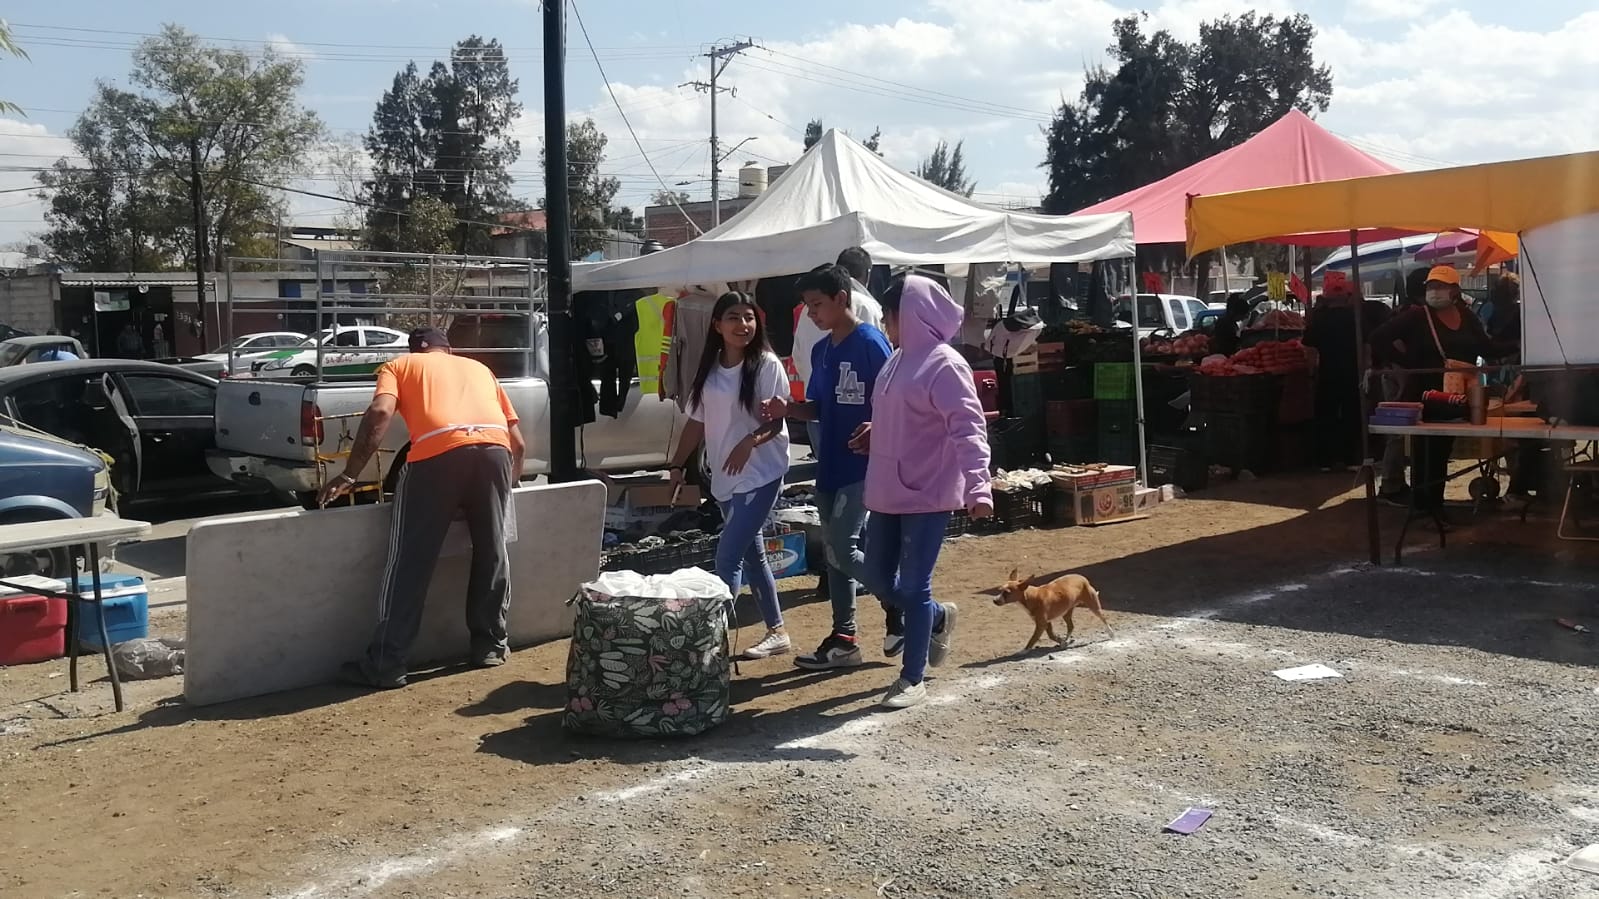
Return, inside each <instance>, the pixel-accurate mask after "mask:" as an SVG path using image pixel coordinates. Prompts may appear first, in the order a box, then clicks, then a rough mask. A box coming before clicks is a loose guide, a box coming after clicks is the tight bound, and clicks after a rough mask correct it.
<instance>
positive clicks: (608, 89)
mask: <svg viewBox="0 0 1599 899" xmlns="http://www.w3.org/2000/svg"><path fill="white" fill-rule="evenodd" d="M546 2H549V0H546ZM563 2H564V0H563ZM577 7H578V4H577V3H576V2H575V0H574V2H573V3H572V15H573V16H575V17H576V18H577V29H578V31H580V32H582V33H583V42H584V43H585V44H588V47H589V54H590V55H592V56H593V57H594V67H595V68H596V69H599V71H600V80H601V81H603V82H605V92H606V93H607V94H609V95H610V97H611V102H612V103H613V104H615V105H616V111H617V112H618V113H620V114H621V116H622V124H624V125H626V126H627V133H628V134H629V135H631V136H632V138H633V145H634V146H636V147H638V151H639V155H640V156H643V157H644V161H645V162H646V163H648V164H649V167H650V174H652V175H654V176H655V180H656V181H658V182H660V184H661V190H662V191H664V192H666V193H667V194H668V195H669V196H670V195H671V193H672V191H671V188H669V187H667V186H666V179H664V178H662V177H661V173H660V172H657V171H656V170H655V163H653V162H650V157H649V154H648V153H646V152H645V151H644V144H643V143H641V142H640V141H639V139H638V132H636V131H634V130H633V123H632V122H630V121H628V119H627V113H626V112H625V111H624V110H623V109H622V104H621V102H620V101H618V100H617V99H616V91H614V90H612V89H611V79H610V77H609V76H608V75H606V74H605V66H604V65H603V64H602V63H601V62H600V56H599V54H598V53H595V52H594V42H593V41H592V40H590V39H589V29H588V26H587V25H585V24H584V23H583V13H582V11H581V10H579V9H578V8H577ZM712 140H715V138H712ZM713 164H714V163H713ZM712 171H713V172H714V171H715V169H714V168H713V169H712ZM671 200H672V205H673V206H677V211H678V212H682V213H683V218H684V220H685V221H687V222H688V223H689V225H690V226H691V227H693V228H694V231H695V232H696V233H699V234H703V233H705V232H703V231H700V227H699V225H696V224H695V223H694V220H693V219H691V218H689V215H688V213H686V212H683V207H682V206H681V205H679V204H678V202H677V198H676V197H675V196H672V197H671Z"/></svg>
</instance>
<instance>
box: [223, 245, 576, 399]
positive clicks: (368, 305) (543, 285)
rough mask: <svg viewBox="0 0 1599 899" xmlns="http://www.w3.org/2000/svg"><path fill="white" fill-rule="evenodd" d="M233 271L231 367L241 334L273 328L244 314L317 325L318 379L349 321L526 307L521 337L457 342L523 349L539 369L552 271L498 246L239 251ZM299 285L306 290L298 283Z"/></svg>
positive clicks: (415, 320)
mask: <svg viewBox="0 0 1599 899" xmlns="http://www.w3.org/2000/svg"><path fill="white" fill-rule="evenodd" d="M225 277H226V284H227V306H226V321H225V329H226V330H225V331H224V334H223V338H224V340H225V341H226V343H227V345H228V348H229V349H228V370H229V372H230V373H231V372H233V371H234V370H235V363H236V356H235V351H234V348H233V343H234V342H235V340H236V339H237V338H238V337H240V336H243V334H245V333H249V332H250V331H253V330H264V328H261V327H260V326H259V325H256V326H253V327H241V326H240V322H241V320H244V321H248V322H256V323H259V322H261V321H262V320H263V319H262V318H261V317H262V316H266V317H268V318H270V319H271V320H273V321H276V322H281V323H282V324H281V325H280V326H279V327H278V328H275V329H274V330H299V329H298V328H294V327H291V325H292V324H299V323H305V324H307V325H308V327H306V328H305V331H306V332H307V333H308V334H309V335H310V340H311V341H314V348H315V350H316V353H315V375H316V377H317V378H319V379H320V378H323V377H324V376H325V374H326V373H325V372H324V357H325V355H326V352H327V350H328V348H329V345H330V344H332V343H333V342H334V341H335V340H336V339H337V337H338V335H339V333H340V332H342V331H345V330H348V329H350V328H357V327H361V326H378V327H386V328H390V329H392V330H395V331H401V332H405V331H409V330H411V329H413V328H417V327H423V326H427V327H435V328H438V329H440V330H442V331H445V332H446V333H448V332H450V330H451V328H452V327H453V326H455V325H456V324H457V323H459V322H460V321H461V319H462V318H463V317H469V316H476V317H477V321H479V322H481V321H482V320H483V319H484V318H485V317H487V316H491V315H494V316H506V317H511V316H520V317H521V322H522V324H523V326H524V327H525V332H524V333H522V334H520V335H518V337H519V339H517V340H515V341H513V342H514V343H515V344H516V345H514V346H470V345H467V346H457V347H456V348H457V349H469V350H471V351H472V353H473V354H474V355H476V354H489V355H495V354H508V355H514V354H522V356H523V359H522V364H523V368H524V370H525V371H527V372H532V371H534V370H535V369H536V353H537V347H538V343H539V334H540V331H541V330H542V329H543V327H544V322H545V320H546V311H547V304H548V293H547V291H548V279H547V275H546V270H545V267H544V265H543V263H541V262H537V261H533V260H528V259H517V258H507V257H498V256H451V255H439V254H425V253H387V252H376V251H366V250H317V251H314V252H313V253H312V255H311V257H310V258H309V259H261V258H253V257H230V258H229V259H228V260H227V265H226V272H225ZM291 285H292V286H293V291H294V292H297V293H298V294H299V295H298V296H296V295H294V293H291V292H290V287H291ZM307 287H309V288H310V290H309V294H307V291H306V288H307ZM461 333H463V334H467V333H471V332H470V331H464V330H463V331H462V332H461ZM478 333H481V329H480V330H479V332H478ZM454 343H455V340H454V339H453V338H452V344H454ZM311 348H312V346H311V345H307V346H306V349H311ZM360 349H361V351H362V353H371V354H373V355H377V356H382V355H385V354H398V353H404V352H407V347H406V345H405V344H404V343H400V344H399V345H395V346H374V347H365V346H363V347H360Z"/></svg>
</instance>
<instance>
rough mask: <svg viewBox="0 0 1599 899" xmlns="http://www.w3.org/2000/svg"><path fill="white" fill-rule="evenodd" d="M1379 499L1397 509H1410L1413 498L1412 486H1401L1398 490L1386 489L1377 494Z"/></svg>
mask: <svg viewBox="0 0 1599 899" xmlns="http://www.w3.org/2000/svg"><path fill="white" fill-rule="evenodd" d="M1377 499H1378V501H1380V502H1384V503H1387V504H1388V505H1390V506H1393V507H1394V508H1396V509H1408V508H1410V500H1411V497H1410V488H1409V487H1400V488H1399V489H1397V490H1384V491H1383V492H1381V493H1379V494H1377Z"/></svg>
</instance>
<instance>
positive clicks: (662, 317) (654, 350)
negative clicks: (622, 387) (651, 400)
mask: <svg viewBox="0 0 1599 899" xmlns="http://www.w3.org/2000/svg"><path fill="white" fill-rule="evenodd" d="M671 303H672V298H671V297H669V296H666V295H665V294H659V293H655V294H650V295H649V296H647V297H640V298H639V299H638V301H637V302H635V303H634V304H633V309H634V314H635V315H636V316H637V317H638V331H637V332H635V334H634V335H633V355H634V357H635V358H636V359H637V362H636V363H635V365H636V367H637V369H638V389H639V392H640V393H643V394H645V395H649V394H652V393H656V392H658V391H659V390H660V386H661V364H662V362H663V361H664V360H665V358H666V343H665V341H666V314H667V307H668V306H670V305H671Z"/></svg>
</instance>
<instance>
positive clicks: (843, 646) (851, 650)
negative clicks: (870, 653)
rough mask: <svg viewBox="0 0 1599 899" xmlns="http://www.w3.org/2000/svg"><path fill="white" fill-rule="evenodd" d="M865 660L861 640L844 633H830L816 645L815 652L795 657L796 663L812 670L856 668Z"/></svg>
mask: <svg viewBox="0 0 1599 899" xmlns="http://www.w3.org/2000/svg"><path fill="white" fill-rule="evenodd" d="M864 661H865V660H864V659H862V658H861V646H860V643H859V641H857V640H856V639H855V638H854V637H848V636H845V635H843V634H830V635H828V638H827V639H826V640H823V641H822V645H821V646H818V647H816V651H815V652H811V653H806V654H805V655H801V656H795V657H794V664H795V665H798V666H799V667H801V668H805V669H808V670H811V671H825V670H827V669H829V668H854V667H855V666H857V665H860V664H861V663H862V662H864Z"/></svg>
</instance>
